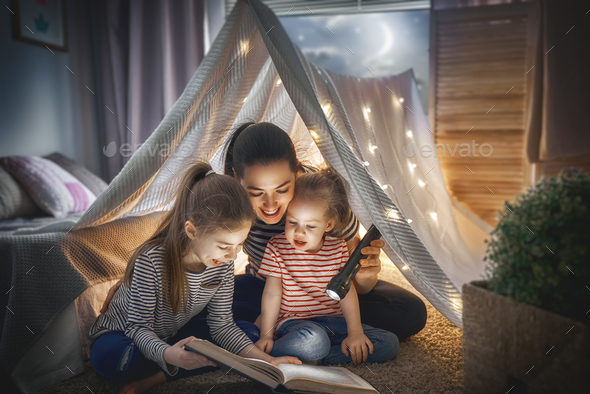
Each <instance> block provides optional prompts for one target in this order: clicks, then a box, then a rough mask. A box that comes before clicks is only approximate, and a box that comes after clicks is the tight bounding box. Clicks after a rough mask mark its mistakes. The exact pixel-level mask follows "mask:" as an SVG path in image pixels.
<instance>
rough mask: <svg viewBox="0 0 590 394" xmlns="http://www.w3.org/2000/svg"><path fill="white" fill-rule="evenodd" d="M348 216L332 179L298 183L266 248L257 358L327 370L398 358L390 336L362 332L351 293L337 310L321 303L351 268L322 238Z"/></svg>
mask: <svg viewBox="0 0 590 394" xmlns="http://www.w3.org/2000/svg"><path fill="white" fill-rule="evenodd" d="M349 212H350V208H349V205H348V200H347V193H346V189H345V187H344V182H343V180H342V178H340V176H339V175H338V174H337V173H336V171H334V170H332V169H326V170H322V171H319V172H316V173H309V174H304V175H301V176H299V177H298V178H297V180H296V181H295V194H294V196H293V199H292V200H291V202H290V204H289V207H288V208H287V218H286V224H285V232H284V233H282V234H279V235H276V236H274V237H273V238H272V239H271V240H270V241H269V242H268V245H267V247H266V251H265V253H264V258H263V260H262V266H261V267H260V269H259V270H258V274H259V275H263V276H266V285H265V287H264V292H263V295H262V318H261V321H260V324H261V327H260V330H261V336H260V340H259V341H257V342H256V346H257V347H258V348H260V349H261V350H264V351H265V352H266V353H269V354H270V355H272V356H275V357H278V356H282V355H290V356H296V357H298V358H299V359H301V360H302V361H304V362H313V363H318V362H321V363H322V364H324V365H330V364H339V363H345V362H350V361H352V362H354V363H355V364H359V363H361V362H385V361H388V360H390V359H392V358H394V357H396V356H397V353H398V348H399V344H398V338H397V337H396V336H395V334H393V333H391V332H389V331H385V330H382V329H378V328H373V327H371V326H368V325H364V324H361V318H360V310H359V303H358V297H357V294H356V290H355V288H354V286H351V288H350V291H349V292H348V294H347V295H346V297H345V298H344V299H343V300H341V301H340V302H338V301H334V300H332V299H331V298H330V297H328V296H327V295H326V286H327V285H328V282H329V281H330V279H332V277H334V275H336V273H337V272H338V270H339V269H340V268H341V267H342V266H343V265H344V264H345V263H346V261H347V260H348V249H347V247H346V242H345V241H344V240H342V239H341V238H336V237H332V236H329V235H328V234H327V233H328V232H329V231H331V230H333V229H335V228H336V229H338V228H339V227H341V226H342V224H343V223H347V222H348V216H349Z"/></svg>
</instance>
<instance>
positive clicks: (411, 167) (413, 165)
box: [408, 163, 416, 172]
mask: <svg viewBox="0 0 590 394" xmlns="http://www.w3.org/2000/svg"><path fill="white" fill-rule="evenodd" d="M408 166H409V167H410V171H412V172H414V168H416V163H408Z"/></svg>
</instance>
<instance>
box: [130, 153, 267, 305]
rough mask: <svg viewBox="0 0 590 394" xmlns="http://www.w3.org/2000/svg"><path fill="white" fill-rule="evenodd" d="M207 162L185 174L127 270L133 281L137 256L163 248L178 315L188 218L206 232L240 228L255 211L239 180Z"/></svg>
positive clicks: (168, 294)
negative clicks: (149, 236) (155, 248)
mask: <svg viewBox="0 0 590 394" xmlns="http://www.w3.org/2000/svg"><path fill="white" fill-rule="evenodd" d="M209 171H211V166H210V165H209V164H208V163H205V162H199V163H196V164H194V165H192V166H191V167H190V168H189V169H188V170H187V171H186V173H185V174H184V176H183V178H182V181H181V182H180V186H179V189H178V192H177V193H176V197H175V201H174V205H173V207H172V209H171V210H170V211H168V213H167V214H166V216H165V217H164V219H163V221H162V223H161V224H160V226H159V227H158V230H156V232H155V233H154V235H152V237H151V238H149V239H148V240H147V241H146V242H144V243H143V244H142V245H141V246H140V247H139V248H137V250H136V251H135V252H134V253H133V255H132V256H131V259H130V260H129V263H128V264H127V270H126V272H125V282H126V283H127V284H129V285H130V284H131V279H132V277H133V269H134V266H135V261H136V260H137V258H138V257H139V256H140V255H141V254H142V253H144V252H146V251H147V250H149V249H151V248H153V247H156V246H162V247H163V248H164V277H163V281H162V282H163V286H164V295H165V298H167V300H168V302H169V303H170V306H171V307H172V311H173V313H174V314H175V315H176V314H177V313H178V311H179V309H180V305H183V307H184V311H185V313H186V306H187V302H186V301H187V299H188V279H187V277H186V274H185V272H184V266H183V264H182V257H183V256H184V254H186V253H187V252H188V250H189V245H190V243H191V239H190V238H189V237H188V235H187V234H186V232H185V222H186V221H187V220H188V221H191V222H192V223H193V224H194V226H195V227H196V229H197V236H207V235H210V234H212V233H214V232H216V231H218V230H221V229H229V230H230V231H231V230H238V229H239V228H240V227H241V226H243V225H244V223H248V224H252V223H253V222H254V220H255V219H256V214H255V213H254V209H253V208H252V204H251V203H250V199H249V198H248V195H247V194H246V191H245V190H244V188H243V187H242V185H240V183H239V182H238V181H237V180H236V179H234V178H232V177H230V176H226V175H220V174H215V173H211V174H209V175H206V174H207V173H208V172H209Z"/></svg>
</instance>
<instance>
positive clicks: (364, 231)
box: [359, 223, 367, 238]
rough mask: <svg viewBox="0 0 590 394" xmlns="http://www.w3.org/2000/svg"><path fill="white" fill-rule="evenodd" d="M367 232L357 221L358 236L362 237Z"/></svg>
mask: <svg viewBox="0 0 590 394" xmlns="http://www.w3.org/2000/svg"><path fill="white" fill-rule="evenodd" d="M366 233H367V229H365V228H364V227H363V225H362V224H360V223H359V236H360V237H361V238H362V237H364V236H365V234H366Z"/></svg>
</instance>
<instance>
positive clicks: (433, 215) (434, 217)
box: [430, 212, 438, 220]
mask: <svg viewBox="0 0 590 394" xmlns="http://www.w3.org/2000/svg"><path fill="white" fill-rule="evenodd" d="M430 216H432V218H433V219H434V220H437V216H438V215H437V213H436V212H430Z"/></svg>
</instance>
